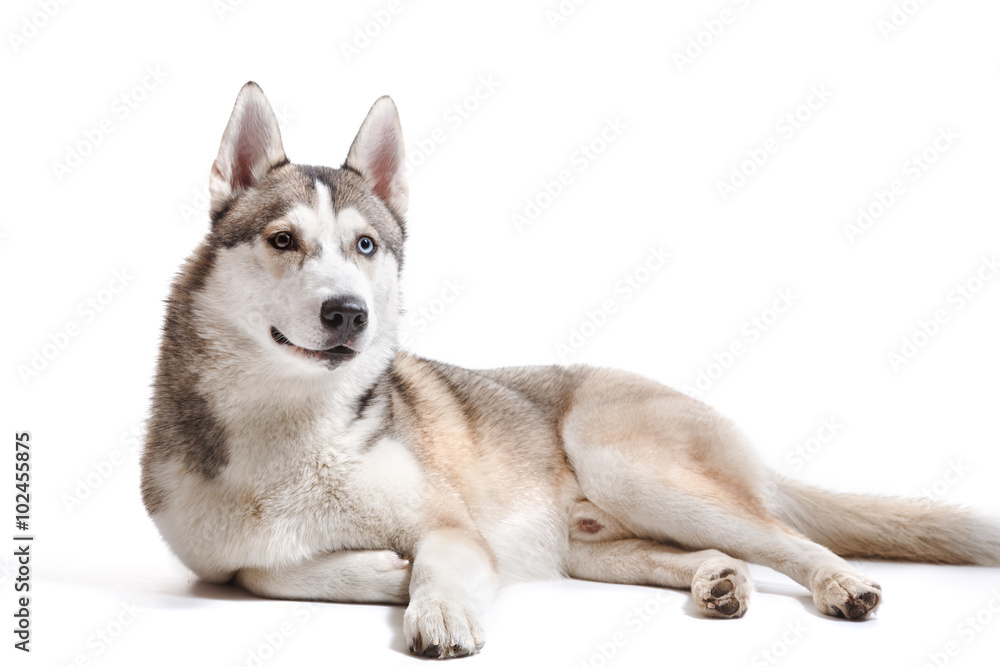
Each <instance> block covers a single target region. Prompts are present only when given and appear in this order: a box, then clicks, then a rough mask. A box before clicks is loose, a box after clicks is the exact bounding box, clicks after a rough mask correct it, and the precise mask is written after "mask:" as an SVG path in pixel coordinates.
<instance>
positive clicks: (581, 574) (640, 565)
mask: <svg viewBox="0 0 1000 667" xmlns="http://www.w3.org/2000/svg"><path fill="white" fill-rule="evenodd" d="M569 547H570V548H569V555H568V558H567V561H566V573H567V574H568V575H569V576H571V577H575V578H577V579H589V580H591V581H605V582H608V583H612V584H638V585H641V586H664V587H666V588H684V589H690V590H691V594H692V596H693V597H694V602H695V604H696V605H697V606H698V610H699V611H700V612H701V613H702V614H704V615H705V616H708V617H709V618H739V617H740V616H742V615H743V614H745V613H746V611H747V608H748V606H749V604H750V593H751V592H752V591H753V584H752V583H751V582H750V573H749V571H748V570H747V566H746V564H745V563H744V562H743V561H739V560H736V559H735V558H730V557H729V556H727V555H726V554H724V553H722V552H721V551H716V550H715V549H706V550H704V551H684V550H682V549H678V548H676V547H672V546H667V545H665V544H659V543H657V542H653V541H652V540H637V539H626V540H612V541H609V542H583V541H578V540H570V543H569Z"/></svg>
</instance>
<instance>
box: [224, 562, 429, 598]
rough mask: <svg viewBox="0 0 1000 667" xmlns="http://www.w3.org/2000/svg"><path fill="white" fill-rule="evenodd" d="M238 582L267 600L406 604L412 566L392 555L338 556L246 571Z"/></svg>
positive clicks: (240, 572)
mask: <svg viewBox="0 0 1000 667" xmlns="http://www.w3.org/2000/svg"><path fill="white" fill-rule="evenodd" d="M235 581H236V583H238V584H239V585H240V586H242V587H243V588H245V589H247V590H248V591H250V592H251V593H254V594H256V595H260V596H261V597H266V598H277V599H282V600H326V601H330V602H374V603H388V604H404V603H406V601H407V600H408V599H409V587H410V563H409V562H408V561H405V560H403V559H401V558H400V557H399V556H398V555H396V553H395V552H393V551H335V552H333V553H328V554H322V555H320V556H318V557H316V558H313V559H311V560H308V561H305V562H303V563H299V564H297V565H293V566H288V567H278V568H244V569H242V570H240V571H239V572H238V573H237V574H236V579H235Z"/></svg>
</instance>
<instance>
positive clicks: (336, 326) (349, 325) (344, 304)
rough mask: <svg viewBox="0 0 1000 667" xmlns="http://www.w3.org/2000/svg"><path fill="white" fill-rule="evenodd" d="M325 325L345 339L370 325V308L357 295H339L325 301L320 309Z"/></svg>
mask: <svg viewBox="0 0 1000 667" xmlns="http://www.w3.org/2000/svg"><path fill="white" fill-rule="evenodd" d="M320 315H321V316H322V320H323V325H324V326H326V328H327V329H330V330H331V331H336V332H337V333H339V334H340V335H341V336H343V337H344V338H345V339H347V338H351V337H352V336H354V335H356V334H359V333H361V332H362V331H364V330H365V327H366V326H368V308H367V307H366V306H365V302H364V301H363V300H362V299H359V298H358V297H356V296H338V297H334V298H332V299H327V300H326V301H324V302H323V308H322V309H321V311H320Z"/></svg>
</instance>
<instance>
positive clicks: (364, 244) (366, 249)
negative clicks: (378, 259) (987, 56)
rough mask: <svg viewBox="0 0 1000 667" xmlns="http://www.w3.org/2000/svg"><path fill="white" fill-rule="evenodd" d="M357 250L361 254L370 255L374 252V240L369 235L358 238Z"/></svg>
mask: <svg viewBox="0 0 1000 667" xmlns="http://www.w3.org/2000/svg"><path fill="white" fill-rule="evenodd" d="M358 252H360V253H361V254H362V255H372V254H374V253H375V241H373V240H372V237H370V236H362V237H361V238H360V239H358Z"/></svg>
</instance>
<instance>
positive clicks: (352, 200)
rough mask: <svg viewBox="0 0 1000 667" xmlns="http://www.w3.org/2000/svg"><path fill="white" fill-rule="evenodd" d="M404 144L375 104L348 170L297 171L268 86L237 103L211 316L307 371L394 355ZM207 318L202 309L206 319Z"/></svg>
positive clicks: (392, 119)
mask: <svg viewBox="0 0 1000 667" xmlns="http://www.w3.org/2000/svg"><path fill="white" fill-rule="evenodd" d="M403 163H404V150H403V137H402V130H401V129H400V125H399V117H398V116H397V114H396V107H395V105H394V104H393V102H392V100H391V99H389V98H388V97H382V98H380V99H379V100H377V101H376V102H375V104H374V105H373V106H372V108H371V111H369V113H368V116H367V118H365V120H364V123H363V124H362V125H361V129H360V130H359V131H358V134H357V137H356V138H355V140H354V143H353V144H352V145H351V148H350V151H349V152H348V155H347V159H346V161H345V162H344V165H343V166H342V167H341V168H340V169H331V168H329V167H311V166H305V165H296V164H292V163H290V162H289V161H288V159H287V158H286V157H285V151H284V148H283V147H282V143H281V137H280V134H279V131H278V123H277V119H276V118H275V115H274V113H273V111H272V110H271V106H270V104H269V103H268V101H267V98H266V97H265V96H264V93H263V91H261V89H260V88H259V87H258V86H257V84H255V83H253V82H250V83H247V84H246V85H245V86H244V87H243V89H242V90H241V91H240V94H239V97H238V98H237V100H236V105H235V108H234V109H233V115H232V117H231V118H230V120H229V125H228V126H227V127H226V131H225V134H224V135H223V137H222V145H221V147H220V148H219V155H218V157H217V158H216V160H215V164H214V165H213V167H212V173H211V179H210V184H209V189H210V191H211V218H212V228H211V231H210V233H209V236H208V239H207V244H208V246H209V247H211V248H213V249H214V255H215V256H214V261H213V264H214V267H213V279H212V280H211V281H210V283H211V284H210V285H208V286H206V292H207V294H206V300H205V301H204V302H203V306H204V308H207V309H209V310H211V311H212V313H211V315H212V318H213V321H216V322H217V321H218V319H219V318H222V319H223V320H225V322H226V324H228V325H232V326H233V327H235V328H234V329H231V331H238V332H240V338H241V339H243V340H242V341H241V342H242V343H243V344H246V343H247V342H248V341H246V338H249V344H251V345H253V346H255V347H259V348H260V350H259V351H260V352H261V353H262V354H264V355H266V358H268V359H272V360H274V361H276V362H278V363H279V364H282V365H283V366H285V367H289V366H290V367H291V368H293V369H295V370H297V371H305V370H310V369H311V370H323V369H335V368H337V367H339V366H341V365H342V364H345V363H347V362H350V361H351V360H352V359H354V358H355V357H358V356H359V355H362V354H364V353H365V352H366V351H373V352H374V351H375V350H378V351H380V352H381V353H382V354H383V355H385V354H386V353H387V352H388V351H389V350H391V349H393V348H394V346H395V336H396V331H395V330H396V326H397V324H398V320H399V308H400V305H399V295H398V289H397V282H398V278H399V270H400V267H401V265H402V262H403V238H404V228H403V214H404V213H405V211H406V205H407V186H406V181H405V179H404V177H403V166H404V165H403ZM204 308H203V309H204Z"/></svg>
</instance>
